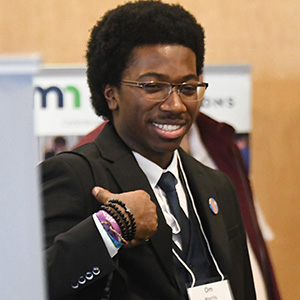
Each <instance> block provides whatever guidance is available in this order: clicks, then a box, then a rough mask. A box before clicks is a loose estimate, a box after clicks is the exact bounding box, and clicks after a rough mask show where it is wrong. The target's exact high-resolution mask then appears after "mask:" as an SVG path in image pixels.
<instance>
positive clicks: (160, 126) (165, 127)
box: [153, 122, 181, 132]
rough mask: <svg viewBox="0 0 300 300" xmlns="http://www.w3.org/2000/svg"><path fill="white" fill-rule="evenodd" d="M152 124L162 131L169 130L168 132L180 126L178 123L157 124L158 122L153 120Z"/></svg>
mask: <svg viewBox="0 0 300 300" xmlns="http://www.w3.org/2000/svg"><path fill="white" fill-rule="evenodd" d="M153 125H154V126H155V127H158V128H159V129H161V130H163V131H169V132H171V131H175V130H178V129H179V128H180V127H181V126H180V125H170V124H158V123H154V122H153Z"/></svg>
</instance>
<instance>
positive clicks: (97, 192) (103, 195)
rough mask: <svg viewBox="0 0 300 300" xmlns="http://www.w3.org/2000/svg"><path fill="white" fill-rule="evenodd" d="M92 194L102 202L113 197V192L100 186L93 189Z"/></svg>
mask: <svg viewBox="0 0 300 300" xmlns="http://www.w3.org/2000/svg"><path fill="white" fill-rule="evenodd" d="M92 194H93V195H94V197H95V198H96V199H97V200H98V201H99V202H101V203H105V202H107V201H108V200H109V199H110V198H111V193H110V192H109V191H108V190H106V189H104V188H102V187H99V186H95V187H94V188H93V189H92Z"/></svg>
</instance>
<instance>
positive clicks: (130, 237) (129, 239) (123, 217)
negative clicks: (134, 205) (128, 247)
mask: <svg viewBox="0 0 300 300" xmlns="http://www.w3.org/2000/svg"><path fill="white" fill-rule="evenodd" d="M107 205H108V206H110V207H111V208H113V209H114V210H115V211H116V212H117V213H118V214H119V216H120V217H121V219H122V220H123V221H124V223H125V225H126V228H127V232H128V237H127V240H128V241H131V240H132V239H133V235H132V231H131V226H130V223H129V221H128V219H127V218H126V216H125V215H124V214H123V212H122V211H121V210H120V209H119V208H118V206H117V205H116V204H114V203H111V202H108V204H107Z"/></svg>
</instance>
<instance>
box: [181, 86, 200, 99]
mask: <svg viewBox="0 0 300 300" xmlns="http://www.w3.org/2000/svg"><path fill="white" fill-rule="evenodd" d="M196 91H197V85H193V84H183V85H181V87H180V92H181V93H182V94H185V95H186V96H193V95H195V93H196Z"/></svg>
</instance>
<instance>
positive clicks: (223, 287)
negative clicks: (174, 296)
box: [188, 280, 234, 300]
mask: <svg viewBox="0 0 300 300" xmlns="http://www.w3.org/2000/svg"><path fill="white" fill-rule="evenodd" d="M188 295H189V298H190V300H234V298H233V296H232V292H231V288H230V284H229V281H228V280H222V281H217V282H212V283H207V284H203V285H199V286H195V287H192V288H189V289H188Z"/></svg>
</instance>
